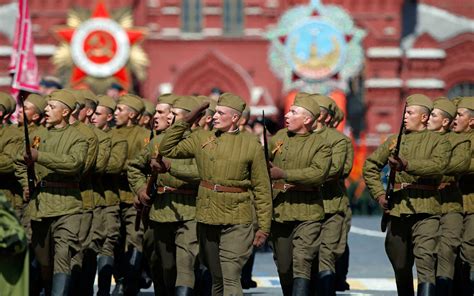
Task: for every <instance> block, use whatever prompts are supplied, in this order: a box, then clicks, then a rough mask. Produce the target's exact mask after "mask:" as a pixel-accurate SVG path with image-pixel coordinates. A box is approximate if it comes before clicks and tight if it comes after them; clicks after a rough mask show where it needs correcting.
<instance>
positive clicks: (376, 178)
mask: <svg viewBox="0 0 474 296" xmlns="http://www.w3.org/2000/svg"><path fill="white" fill-rule="evenodd" d="M394 139H395V137H394V136H392V137H389V138H388V139H387V140H386V141H385V142H384V143H383V144H382V145H380V146H379V147H378V148H377V149H376V150H375V151H374V152H373V153H372V154H371V155H369V157H368V158H367V159H366V160H365V163H364V167H363V177H364V181H365V184H367V187H368V188H369V190H370V193H371V194H372V196H373V197H374V198H377V197H379V196H381V195H384V194H385V189H384V188H383V184H382V180H381V179H380V172H381V171H382V169H383V167H384V166H385V165H386V164H387V162H388V157H389V156H390V148H389V145H390V144H391V143H392V142H393V141H394Z"/></svg>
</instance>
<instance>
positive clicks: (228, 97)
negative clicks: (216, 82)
mask: <svg viewBox="0 0 474 296" xmlns="http://www.w3.org/2000/svg"><path fill="white" fill-rule="evenodd" d="M217 106H224V107H229V108H232V109H234V110H236V111H238V112H240V113H242V112H243V111H244V109H245V106H247V104H245V102H244V100H242V98H241V97H239V96H238V95H234V94H231V93H223V94H222V95H220V96H219V99H218V100H217Z"/></svg>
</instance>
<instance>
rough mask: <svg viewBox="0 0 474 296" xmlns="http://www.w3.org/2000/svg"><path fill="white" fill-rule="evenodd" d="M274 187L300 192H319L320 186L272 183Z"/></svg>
mask: <svg viewBox="0 0 474 296" xmlns="http://www.w3.org/2000/svg"><path fill="white" fill-rule="evenodd" d="M272 188H273V189H277V190H283V191H300V192H318V191H319V188H317V187H310V186H303V185H295V184H285V183H272Z"/></svg>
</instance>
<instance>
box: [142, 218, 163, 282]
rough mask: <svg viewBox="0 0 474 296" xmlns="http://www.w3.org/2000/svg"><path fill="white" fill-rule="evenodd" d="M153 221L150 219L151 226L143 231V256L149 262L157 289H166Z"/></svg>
mask: <svg viewBox="0 0 474 296" xmlns="http://www.w3.org/2000/svg"><path fill="white" fill-rule="evenodd" d="M153 223H154V222H153V221H150V226H149V228H148V229H147V230H146V231H145V232H144V233H143V256H145V260H146V263H147V264H148V267H149V269H150V270H149V271H150V276H151V279H152V281H153V287H154V289H155V291H164V289H165V285H164V283H163V275H162V273H161V269H162V268H161V262H160V258H159V256H158V254H157V253H156V252H155V236H154V235H153V226H152V224H153Z"/></svg>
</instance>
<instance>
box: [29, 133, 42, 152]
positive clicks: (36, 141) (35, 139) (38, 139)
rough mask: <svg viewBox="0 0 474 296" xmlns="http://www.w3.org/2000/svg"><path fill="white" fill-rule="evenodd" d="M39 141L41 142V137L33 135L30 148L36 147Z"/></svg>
mask: <svg viewBox="0 0 474 296" xmlns="http://www.w3.org/2000/svg"><path fill="white" fill-rule="evenodd" d="M40 143H41V138H40V137H38V136H35V137H34V138H33V143H32V144H31V148H34V149H38V148H39V144H40Z"/></svg>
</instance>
